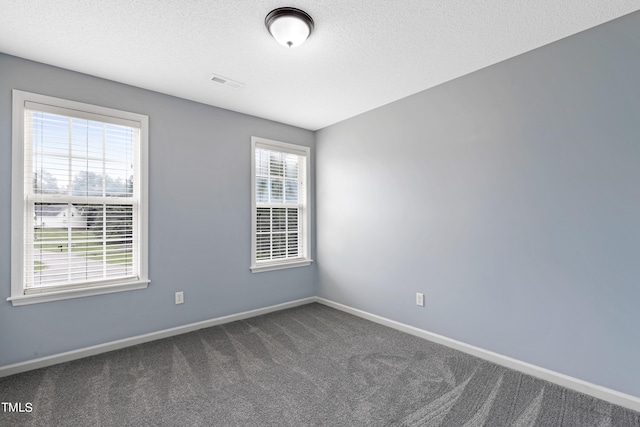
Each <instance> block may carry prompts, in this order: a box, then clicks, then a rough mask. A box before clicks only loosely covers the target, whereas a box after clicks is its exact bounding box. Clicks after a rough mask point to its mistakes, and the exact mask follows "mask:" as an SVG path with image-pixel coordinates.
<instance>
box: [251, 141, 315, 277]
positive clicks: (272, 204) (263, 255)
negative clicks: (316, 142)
mask: <svg viewBox="0 0 640 427" xmlns="http://www.w3.org/2000/svg"><path fill="white" fill-rule="evenodd" d="M309 156H310V150H309V148H308V147H303V146H299V145H294V144H286V143H284V142H278V141H271V140H268V139H262V138H257V137H253V138H251V176H252V183H251V189H252V191H251V210H252V229H251V239H252V242H251V243H252V244H251V271H252V272H254V273H255V272H258V271H267V270H275V269H280V268H289V267H299V266H304V265H309V264H310V263H311V259H310V256H309V247H310V244H311V242H310V233H309V160H310V159H309Z"/></svg>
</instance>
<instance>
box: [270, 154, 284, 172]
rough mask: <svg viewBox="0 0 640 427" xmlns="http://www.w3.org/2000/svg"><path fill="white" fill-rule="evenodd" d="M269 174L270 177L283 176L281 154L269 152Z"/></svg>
mask: <svg viewBox="0 0 640 427" xmlns="http://www.w3.org/2000/svg"><path fill="white" fill-rule="evenodd" d="M269 174H270V175H271V176H283V174H284V164H283V154H282V153H278V152H275V151H269Z"/></svg>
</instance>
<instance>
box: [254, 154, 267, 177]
mask: <svg viewBox="0 0 640 427" xmlns="http://www.w3.org/2000/svg"><path fill="white" fill-rule="evenodd" d="M256 175H269V152H268V151H267V150H262V149H260V148H258V149H256Z"/></svg>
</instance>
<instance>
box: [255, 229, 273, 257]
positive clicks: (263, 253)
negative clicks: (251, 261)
mask: <svg viewBox="0 0 640 427" xmlns="http://www.w3.org/2000/svg"><path fill="white" fill-rule="evenodd" d="M256 258H257V259H259V260H264V259H270V258H271V235H270V234H259V235H258V236H257V237H256Z"/></svg>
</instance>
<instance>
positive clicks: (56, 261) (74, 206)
mask: <svg viewBox="0 0 640 427" xmlns="http://www.w3.org/2000/svg"><path fill="white" fill-rule="evenodd" d="M13 102H14V109H13V199H12V209H13V211H12V233H13V238H12V245H13V247H12V249H13V251H12V256H13V262H12V294H11V297H10V298H9V299H10V300H11V301H12V303H13V304H14V305H21V304H29V303H34V302H46V301H51V300H56V299H63V298H69V297H77V296H87V295H93V294H98V293H108V292H118V291H122V290H130V289H140V288H143V287H146V286H147V283H148V277H147V225H146V224H147V201H146V200H147V146H148V141H147V128H148V118H147V116H144V115H140V114H134V113H129V112H124V111H118V110H113V109H109V108H104V107H97V106H93V105H88V104H83V103H78V102H73V101H68V100H63V99H58V98H53V97H48V96H43V95H37V94H32V93H28V92H23V91H18V90H14V91H13Z"/></svg>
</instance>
